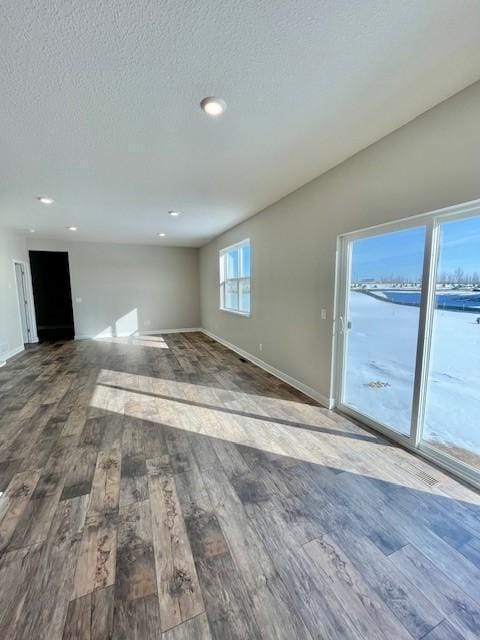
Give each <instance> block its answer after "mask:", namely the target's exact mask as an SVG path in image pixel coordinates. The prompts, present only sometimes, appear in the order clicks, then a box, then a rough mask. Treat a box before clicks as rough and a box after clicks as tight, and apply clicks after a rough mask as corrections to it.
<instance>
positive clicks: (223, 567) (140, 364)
mask: <svg viewBox="0 0 480 640" xmlns="http://www.w3.org/2000/svg"><path fill="white" fill-rule="evenodd" d="M0 409H1V411H0V491H2V492H3V495H2V496H1V498H0V638H2V639H5V640H20V639H22V640H23V639H28V640H32V639H36V640H56V639H58V640H62V639H63V640H67V639H68V640H73V639H75V640H103V639H107V638H115V639H125V640H135V639H138V640H150V639H152V640H153V639H155V640H160V639H162V640H204V639H210V638H214V639H216V640H229V639H233V638H242V639H248V640H250V639H252V640H255V639H256V638H266V639H285V640H296V639H299V640H301V639H305V640H313V639H317V638H322V639H327V638H328V639H334V640H339V639H344V638H345V639H352V640H358V639H364V640H381V639H385V640H409V639H412V638H414V639H416V640H420V639H422V638H423V639H424V640H447V639H448V640H457V639H459V638H479V637H480V506H479V505H480V499H479V496H478V494H477V493H476V492H474V491H473V490H470V489H468V488H466V487H464V486H462V485H461V484H459V483H457V482H456V481H455V480H453V479H452V478H450V477H449V476H448V475H446V474H444V473H443V472H441V471H439V470H438V469H436V468H434V467H432V466H431V465H429V464H428V463H426V462H424V461H423V460H420V459H418V458H416V457H414V456H412V455H411V454H409V453H408V452H406V451H403V450H402V449H400V448H398V447H395V446H393V445H392V444H391V443H389V442H388V441H386V440H385V439H383V438H382V437H380V436H377V435H375V434H372V433H370V432H368V431H365V430H363V429H361V428H359V427H358V426H356V425H354V424H352V423H351V422H349V421H347V420H346V419H345V418H343V417H341V416H339V415H337V414H335V413H332V412H329V411H327V410H326V409H323V408H321V407H319V406H317V405H315V403H314V402H313V401H311V400H309V399H308V398H305V397H304V396H302V394H300V393H299V392H297V391H296V390H294V389H292V388H290V387H288V386H287V385H285V384H284V383H282V382H281V381H279V380H277V379H276V378H273V377H272V376H270V375H269V374H267V373H265V372H264V371H262V370H260V369H258V368H257V367H255V366H254V365H252V364H251V363H249V362H245V361H243V360H242V359H241V358H239V357H238V356H237V355H236V354H234V353H232V352H230V351H228V350H227V349H226V348H224V347H223V346H221V345H219V344H217V343H215V342H213V341H212V340H210V339H208V338H206V337H205V336H204V335H202V334H199V333H186V334H170V335H166V336H163V337H160V336H158V337H156V336H147V337H142V338H129V339H110V340H109V339H107V340H104V341H79V342H65V343H56V344H52V345H41V346H38V347H36V348H33V349H31V350H29V351H28V352H27V353H25V354H23V355H21V356H19V357H17V358H16V359H14V360H12V361H11V362H10V363H9V364H8V365H7V366H6V367H4V368H3V369H0Z"/></svg>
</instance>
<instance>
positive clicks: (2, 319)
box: [0, 229, 28, 363]
mask: <svg viewBox="0 0 480 640" xmlns="http://www.w3.org/2000/svg"><path fill="white" fill-rule="evenodd" d="M13 260H20V261H23V262H25V261H27V260H28V258H27V248H26V243H25V238H23V237H22V236H19V235H17V234H15V233H11V232H10V231H5V230H3V229H0V363H2V362H3V361H4V360H6V359H7V358H10V357H11V356H13V355H14V354H15V353H17V352H18V351H21V350H22V349H23V337H22V330H21V326H20V317H19V310H18V298H17V289H16V282H15V274H14V270H13Z"/></svg>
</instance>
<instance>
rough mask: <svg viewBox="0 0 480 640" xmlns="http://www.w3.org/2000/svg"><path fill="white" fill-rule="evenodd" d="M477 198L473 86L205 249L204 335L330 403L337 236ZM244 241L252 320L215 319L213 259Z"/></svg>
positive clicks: (478, 147) (479, 101)
mask: <svg viewBox="0 0 480 640" xmlns="http://www.w3.org/2000/svg"><path fill="white" fill-rule="evenodd" d="M320 144H321V140H319V145H320ZM258 179H259V180H261V179H262V177H261V175H259V176H258ZM479 197H480V83H476V84H475V85H472V86H471V87H469V88H467V89H465V90H464V91H462V92H461V93H459V94H457V95H456V96H454V97H452V98H450V99H449V100H447V101H445V102H443V103H442V104H440V105H439V106H437V107H435V108H434V109H432V110H430V111H428V112H427V113H425V114H423V115H422V116H420V117H419V118H417V119H416V120H414V121H412V122H411V123H409V124H407V125H405V126H404V127H402V128H401V129H399V130H397V131H396V132H394V133H392V134H390V135H389V136H387V137H385V138H383V139H382V140H380V141H379V142H377V143H375V144H374V145H372V146H371V147H369V148H368V149H365V150H364V151H362V152H360V153H358V154H357V155H355V156H353V157H352V158H350V159H349V160H347V161H345V162H344V163H342V164H341V165H339V166H338V167H336V168H335V169H332V170H331V171H329V172H327V173H325V174H323V175H322V176H320V177H319V178H317V179H316V180H314V181H312V182H310V183H309V184H307V185H305V186H304V187H302V188H301V189H299V190H297V191H295V192H293V193H291V194H290V195H288V196H287V197H285V198H283V199H282V200H280V201H279V202H277V203H275V204H274V205H272V206H270V207H268V208H267V209H265V210H263V211H261V212H260V213H259V214H257V215H256V216H254V217H252V218H250V219H249V220H247V221H246V222H244V223H242V224H240V225H238V226H237V227H235V228H233V229H231V230H230V231H228V232H226V233H225V234H223V235H221V236H220V237H218V238H216V239H215V240H213V241H212V242H210V243H209V244H208V245H206V246H204V247H203V248H202V249H201V251H200V292H201V318H202V326H203V327H204V328H205V329H207V330H208V331H210V332H212V333H213V334H215V335H216V336H218V337H220V338H222V339H224V340H226V341H228V342H230V343H232V344H234V345H236V346H237V347H240V348H241V349H243V350H245V351H247V352H249V353H250V354H252V355H254V356H256V357H258V358H261V359H262V360H264V361H265V362H267V363H268V364H269V365H271V366H273V367H275V368H276V369H279V370H280V371H282V372H284V373H286V374H288V375H290V376H292V377H293V378H295V379H296V380H298V381H299V382H301V383H303V384H305V385H308V386H309V387H311V388H312V389H314V390H315V391H316V392H318V393H319V394H321V395H322V396H324V397H331V395H332V391H331V363H332V328H333V324H332V320H333V305H334V290H335V255H336V241H337V236H338V235H339V234H341V233H345V232H348V231H353V230H356V229H360V228H364V227H367V226H370V225H375V224H379V223H382V222H387V221H392V220H396V219H399V218H403V217H406V216H410V215H414V214H418V213H423V212H426V211H430V210H433V209H437V208H441V207H446V206H448V205H452V204H457V203H461V202H465V201H469V200H473V199H476V198H479ZM247 237H249V238H250V239H251V243H252V315H251V317H250V318H244V317H239V316H235V315H232V314H229V313H226V312H222V311H219V310H218V251H219V249H221V248H222V247H224V246H226V245H230V244H232V243H234V242H237V241H239V240H242V239H244V238H247ZM322 308H325V309H327V314H328V316H327V317H328V320H327V321H325V320H321V318H320V311H321V309H322ZM259 343H262V344H263V351H262V352H260V351H259Z"/></svg>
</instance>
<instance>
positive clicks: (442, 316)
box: [423, 216, 480, 469]
mask: <svg viewBox="0 0 480 640" xmlns="http://www.w3.org/2000/svg"><path fill="white" fill-rule="evenodd" d="M431 327H432V331H431V344H430V360H429V365H428V374H427V384H426V400H425V415H424V423H423V442H424V443H425V444H427V445H429V446H431V447H433V448H434V449H436V450H437V451H438V452H442V453H444V454H446V455H448V456H450V457H453V458H454V459H456V460H457V461H459V462H461V463H465V464H467V465H470V466H472V467H474V468H476V469H480V216H475V217H469V218H464V219H460V220H452V221H446V222H443V223H442V222H440V223H439V228H438V264H437V268H436V273H435V301H434V305H433V313H432V320H431Z"/></svg>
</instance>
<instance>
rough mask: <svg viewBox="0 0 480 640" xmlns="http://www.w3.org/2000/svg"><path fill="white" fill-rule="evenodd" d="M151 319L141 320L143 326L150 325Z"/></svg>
mask: <svg viewBox="0 0 480 640" xmlns="http://www.w3.org/2000/svg"><path fill="white" fill-rule="evenodd" d="M151 324H152V323H151V321H150V320H144V321H143V326H144V327H145V328H146V329H147V328H148V327H149V326H150V325H151Z"/></svg>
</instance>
